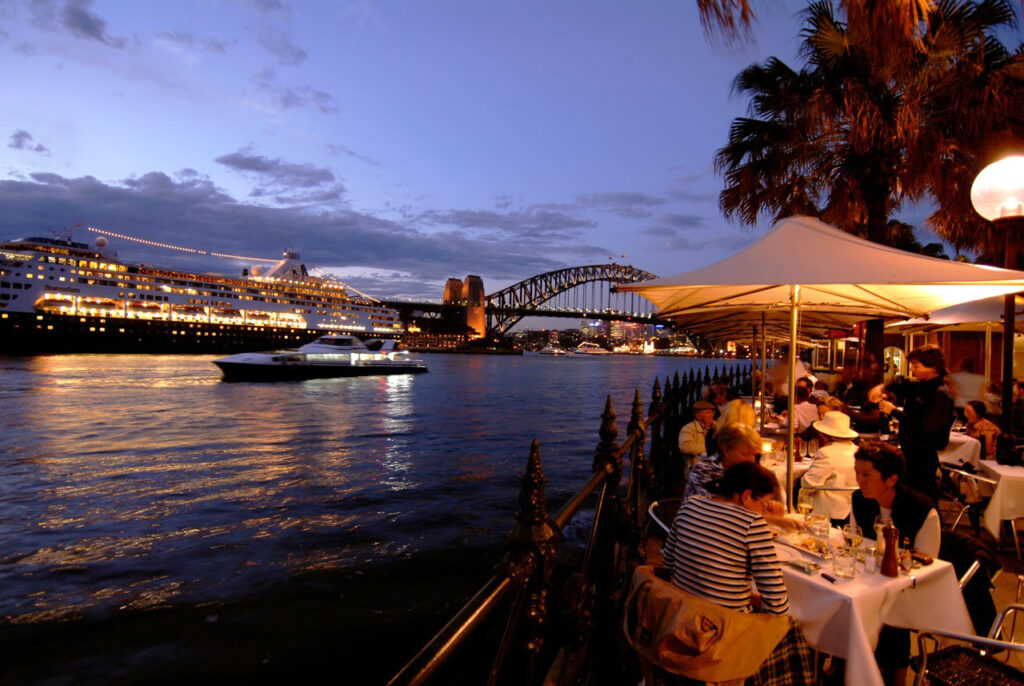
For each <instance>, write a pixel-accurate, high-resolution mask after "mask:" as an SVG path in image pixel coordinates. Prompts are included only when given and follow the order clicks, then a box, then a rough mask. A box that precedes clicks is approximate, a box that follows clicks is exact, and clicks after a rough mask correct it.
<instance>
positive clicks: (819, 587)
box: [776, 544, 974, 686]
mask: <svg viewBox="0 0 1024 686" xmlns="http://www.w3.org/2000/svg"><path fill="white" fill-rule="evenodd" d="M776 547H777V548H778V549H779V556H780V558H783V559H792V558H793V557H795V556H796V557H805V559H813V558H810V557H806V556H802V555H801V554H800V553H799V552H796V551H795V550H793V549H792V548H789V547H788V546H784V545H781V544H777V546H776ZM831 566H832V565H831V563H829V562H825V563H824V564H823V570H824V571H825V572H827V573H828V574H830V575H831V574H832V570H831ZM783 576H784V577H785V580H786V588H787V589H788V590H789V614H790V615H792V616H793V617H795V618H796V619H798V620H799V621H800V623H801V624H802V625H803V630H804V634H805V635H806V636H807V642H808V643H810V644H811V646H813V647H814V648H816V649H818V650H821V651H823V652H826V653H829V654H831V655H836V656H838V657H843V658H846V675H845V678H846V683H847V684H850V685H851V686H862V685H863V686H868V685H871V686H883V682H882V675H881V674H880V673H879V671H878V665H877V663H876V662H875V656H874V650H875V645H876V644H877V642H878V632H879V631H881V629H882V625H883V624H888V625H890V626H895V627H901V628H906V629H943V630H946V631H956V632H960V633H966V634H972V635H973V634H974V627H973V625H972V624H971V617H970V615H969V614H968V612H967V605H966V604H965V603H964V599H963V595H961V593H960V588H959V585H958V583H957V578H956V574H955V572H954V571H953V567H952V565H950V564H949V563H948V562H944V561H942V560H936V561H935V562H934V563H932V564H930V565H928V566H927V567H921V568H919V569H915V570H914V571H913V576H912V577H911V576H904V575H902V574H901V575H900V576H898V577H896V578H889V577H885V576H882V575H881V574H878V573H877V572H875V573H870V574H869V573H860V574H858V575H857V577H856V578H854V579H849V580H840V581H839V582H838V583H836V584H832V583H830V582H828V581H826V580H825V579H824V578H823V577H822V575H821V573H820V572H819V573H815V574H813V575H807V574H804V573H803V572H800V571H798V570H796V569H794V568H792V567H790V566H789V565H786V564H784V565H783ZM915 580H916V585H915Z"/></svg>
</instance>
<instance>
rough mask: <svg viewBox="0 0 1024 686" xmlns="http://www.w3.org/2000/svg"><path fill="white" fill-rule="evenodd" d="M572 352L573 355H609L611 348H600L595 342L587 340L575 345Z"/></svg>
mask: <svg viewBox="0 0 1024 686" xmlns="http://www.w3.org/2000/svg"><path fill="white" fill-rule="evenodd" d="M572 354H573V355H611V354H612V351H611V350H606V349H605V348H602V347H601V346H599V345H598V344H597V343H590V342H589V341H584V342H583V343H580V344H579V345H578V346H576V348H575V349H574V350H573V351H572Z"/></svg>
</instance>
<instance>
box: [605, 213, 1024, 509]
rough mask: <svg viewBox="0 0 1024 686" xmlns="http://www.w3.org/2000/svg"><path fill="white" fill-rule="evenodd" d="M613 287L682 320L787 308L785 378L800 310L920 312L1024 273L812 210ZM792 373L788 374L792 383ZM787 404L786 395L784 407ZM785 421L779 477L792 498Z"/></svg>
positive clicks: (823, 313) (812, 314)
mask: <svg viewBox="0 0 1024 686" xmlns="http://www.w3.org/2000/svg"><path fill="white" fill-rule="evenodd" d="M615 290H617V291H619V292H633V293H639V294H640V295H642V296H644V297H645V298H647V299H648V300H650V301H651V302H652V303H654V305H655V306H656V307H657V308H658V315H659V316H660V317H663V318H667V319H673V320H675V321H677V322H679V323H680V324H685V325H687V326H688V327H690V326H696V325H699V323H700V322H701V321H704V322H712V321H714V318H716V317H717V318H719V321H725V320H727V319H728V318H729V317H733V318H736V317H740V316H743V317H749V318H753V317H755V316H756V317H758V318H759V317H760V313H762V312H764V313H765V314H766V315H772V316H773V317H774V318H775V319H776V320H779V319H781V317H779V316H778V313H779V312H785V313H786V314H787V315H788V317H789V339H790V341H791V345H790V350H789V355H790V358H789V369H790V375H791V377H792V374H793V370H794V369H795V355H796V347H797V345H796V343H797V340H798V331H799V327H798V322H799V320H800V318H801V314H802V313H806V314H804V317H805V319H806V318H812V319H813V318H817V317H851V316H852V317H860V318H862V319H863V318H868V317H889V318H892V317H902V318H912V317H923V316H925V315H926V314H928V313H929V312H932V311H934V310H937V309H940V308H943V307H949V306H951V305H956V304H958V303H963V302H968V301H972V300H979V299H981V298H988V297H992V296H996V295H1004V294H1006V293H1013V292H1016V291H1021V290H1024V272H1020V271H1014V270H1008V269H999V268H997V267H988V266H984V265H978V264H968V263H964V262H951V261H949V260H941V259H938V258H934V257H926V256H924V255H917V254H914V253H908V252H905V251H903V250H899V249H897V248H890V247H888V246H884V245H879V244H877V243H872V242H870V241H866V240H864V239H861V238H857V237H856V236H853V235H851V234H848V233H845V232H844V231H841V230H840V229H837V228H836V227H834V226H830V225H828V224H826V223H824V222H822V221H820V220H818V219H814V218H812V217H789V218H787V219H782V220H780V221H778V222H776V224H775V226H774V227H772V229H771V230H770V231H769V232H768V233H767V234H765V235H764V236H763V237H762V238H760V239H759V240H757V241H755V242H754V243H752V244H751V245H750V246H748V247H747V248H745V249H744V250H741V251H740V252H738V253H736V254H734V255H732V256H730V257H727V258H725V259H723V260H720V261H719V262H716V263H714V264H712V265H708V266H706V267H701V268H699V269H694V270H692V271H688V272H683V273H681V274H676V275H675V276H669V277H666V278H663V279H654V280H651V281H643V282H640V283H633V284H623V285H620V286H618V287H617V288H616V289H615ZM723 315H724V319H723ZM706 325H707V326H710V324H706ZM750 325H751V324H750V323H749V322H748V326H750ZM765 329H767V325H766V326H765ZM720 330H721V329H720ZM793 381H794V380H793V379H792V378H790V379H789V385H790V388H792V387H793ZM792 404H793V398H792V394H790V408H789V414H790V416H792V414H793V407H792ZM792 425H793V423H792V422H790V430H789V448H790V450H789V468H788V470H787V479H786V481H787V484H786V491H787V494H788V497H789V502H790V503H792V502H793V453H792V448H793V431H792Z"/></svg>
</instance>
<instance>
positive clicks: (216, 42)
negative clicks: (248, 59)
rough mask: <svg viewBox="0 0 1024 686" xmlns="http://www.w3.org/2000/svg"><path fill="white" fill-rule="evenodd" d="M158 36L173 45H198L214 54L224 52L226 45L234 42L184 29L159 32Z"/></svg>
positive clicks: (188, 46)
mask: <svg viewBox="0 0 1024 686" xmlns="http://www.w3.org/2000/svg"><path fill="white" fill-rule="evenodd" d="M160 38H162V39H163V40H165V41H167V42H169V43H174V44H175V45H180V46H182V47H186V48H193V47H196V46H198V47H201V48H202V49H204V50H206V51H207V52H211V53H216V54H222V53H224V52H226V51H227V49H228V47H229V46H231V45H232V43H233V42H234V41H230V40H221V39H220V38H216V37H213V36H206V37H203V38H200V37H197V36H194V35H192V34H191V33H186V32H184V31H165V32H163V33H161V34H160Z"/></svg>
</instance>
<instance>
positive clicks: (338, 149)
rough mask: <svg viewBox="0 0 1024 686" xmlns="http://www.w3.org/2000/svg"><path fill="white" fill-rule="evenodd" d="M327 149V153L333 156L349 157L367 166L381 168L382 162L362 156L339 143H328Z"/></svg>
mask: <svg viewBox="0 0 1024 686" xmlns="http://www.w3.org/2000/svg"><path fill="white" fill-rule="evenodd" d="M325 147H326V148H327V152H328V153H330V154H331V155H334V156H337V155H347V156H348V157H353V158H355V159H357V160H359V161H360V162H365V163H366V164H369V165H372V166H374V167H379V166H380V162H378V161H377V160H375V159H373V158H371V157H366V156H365V155H360V154H359V153H357V152H356V151H354V150H352V149H351V148H348V147H346V146H344V145H339V144H337V143H328V144H327V145H326V146H325Z"/></svg>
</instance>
